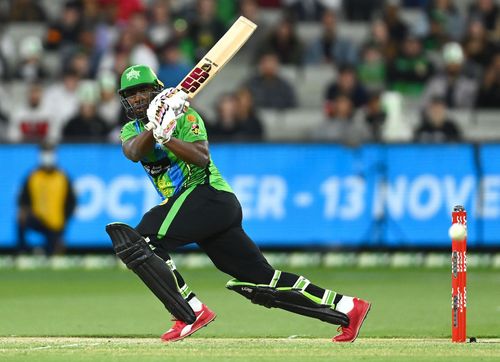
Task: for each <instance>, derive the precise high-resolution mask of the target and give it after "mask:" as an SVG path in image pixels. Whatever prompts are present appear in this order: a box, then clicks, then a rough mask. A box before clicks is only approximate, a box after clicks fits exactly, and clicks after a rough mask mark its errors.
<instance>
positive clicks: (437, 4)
mask: <svg viewBox="0 0 500 362" xmlns="http://www.w3.org/2000/svg"><path fill="white" fill-rule="evenodd" d="M432 23H434V27H438V26H439V27H441V28H442V29H443V32H444V34H445V35H446V37H447V38H448V39H450V40H454V41H459V40H460V39H461V38H462V35H463V32H464V19H463V17H462V15H461V14H460V11H459V10H458V9H457V7H456V5H455V3H454V1H453V0H431V1H430V2H429V4H428V6H427V8H426V11H425V14H424V17H423V20H422V24H421V25H420V27H421V32H422V34H428V33H429V32H430V31H431V28H432V26H433V25H432Z"/></svg>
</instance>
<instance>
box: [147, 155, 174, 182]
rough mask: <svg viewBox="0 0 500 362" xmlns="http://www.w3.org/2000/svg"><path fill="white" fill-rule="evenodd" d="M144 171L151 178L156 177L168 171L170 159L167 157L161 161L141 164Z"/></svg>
mask: <svg viewBox="0 0 500 362" xmlns="http://www.w3.org/2000/svg"><path fill="white" fill-rule="evenodd" d="M141 163H142V167H144V170H146V172H147V173H148V175H150V176H151V177H156V176H158V175H161V174H162V173H165V172H167V171H168V169H169V168H170V166H171V162H170V159H169V158H168V157H165V158H162V159H161V160H158V161H155V162H141Z"/></svg>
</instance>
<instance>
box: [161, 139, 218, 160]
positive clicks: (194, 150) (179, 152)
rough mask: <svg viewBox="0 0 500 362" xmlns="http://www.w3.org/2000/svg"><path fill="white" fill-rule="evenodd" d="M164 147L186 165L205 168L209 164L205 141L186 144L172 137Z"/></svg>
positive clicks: (208, 153)
mask: <svg viewBox="0 0 500 362" xmlns="http://www.w3.org/2000/svg"><path fill="white" fill-rule="evenodd" d="M164 146H165V147H167V148H168V149H169V150H170V151H172V152H173V153H174V154H175V155H176V156H177V157H179V158H180V159H181V160H182V161H184V162H186V163H190V164H192V165H196V166H198V167H202V168H205V167H207V166H208V163H209V162H210V152H209V151H208V142H207V141H195V142H186V141H183V140H180V139H178V138H174V137H172V138H171V139H170V141H168V142H167V143H165V144H164Z"/></svg>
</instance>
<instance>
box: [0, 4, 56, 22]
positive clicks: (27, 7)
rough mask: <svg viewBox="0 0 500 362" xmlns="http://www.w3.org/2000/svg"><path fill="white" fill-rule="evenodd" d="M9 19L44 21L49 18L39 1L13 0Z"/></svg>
mask: <svg viewBox="0 0 500 362" xmlns="http://www.w3.org/2000/svg"><path fill="white" fill-rule="evenodd" d="M7 20H8V21H12V22H43V21H45V20H47V15H46V14H45V10H44V9H43V6H42V5H41V4H40V2H39V1H35V0H12V2H11V4H10V11H9V15H8V17H7Z"/></svg>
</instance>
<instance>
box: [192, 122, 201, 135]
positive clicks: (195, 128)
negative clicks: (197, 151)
mask: <svg viewBox="0 0 500 362" xmlns="http://www.w3.org/2000/svg"><path fill="white" fill-rule="evenodd" d="M191 131H192V132H193V133H194V134H195V135H199V134H200V126H199V125H197V124H193V125H192V126H191Z"/></svg>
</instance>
